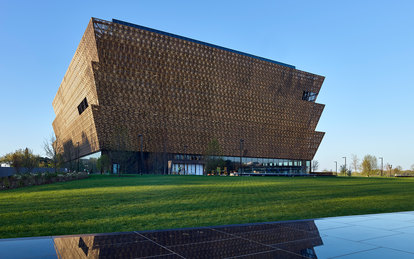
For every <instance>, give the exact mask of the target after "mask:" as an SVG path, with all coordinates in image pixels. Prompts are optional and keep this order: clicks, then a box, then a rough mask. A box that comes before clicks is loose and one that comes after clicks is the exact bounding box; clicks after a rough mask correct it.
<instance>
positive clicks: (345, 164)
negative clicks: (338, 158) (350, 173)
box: [342, 156, 346, 173]
mask: <svg viewBox="0 0 414 259" xmlns="http://www.w3.org/2000/svg"><path fill="white" fill-rule="evenodd" d="M342 158H344V159H345V173H346V156H344V157H342Z"/></svg>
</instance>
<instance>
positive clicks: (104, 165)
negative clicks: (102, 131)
mask: <svg viewBox="0 0 414 259" xmlns="http://www.w3.org/2000/svg"><path fill="white" fill-rule="evenodd" d="M109 166H110V161H109V157H108V156H107V155H101V156H100V157H99V158H98V160H97V161H96V167H97V168H98V170H99V171H100V172H101V174H102V173H103V172H107V171H109Z"/></svg>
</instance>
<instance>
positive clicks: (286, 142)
mask: <svg viewBox="0 0 414 259" xmlns="http://www.w3.org/2000/svg"><path fill="white" fill-rule="evenodd" d="M323 80H324V77H322V76H319V75H315V74H311V73H308V72H304V71H300V70H297V69H296V68H295V67H294V66H291V65H287V64H283V63H280V62H276V61H272V60H268V59H264V58H261V57H256V56H253V55H250V54H246V53H242V52H239V51H235V50H230V49H227V48H223V47H220V46H215V45H212V44H208V43H204V42H200V41H197V40H193V39H188V38H185V37H182V36H178V35H173V34H170V33H165V32H161V31H157V30H154V29H150V28H146V27H142V26H138V25H134V24H130V23H126V22H122V21H118V20H112V22H109V21H104V20H100V19H95V18H92V19H91V20H90V22H89V24H88V26H87V29H86V31H85V33H84V35H83V37H82V39H81V42H80V44H79V46H78V49H77V50H76V53H75V55H74V57H73V59H72V61H71V63H70V65H69V68H68V70H67V72H66V74H65V77H64V79H63V81H62V83H61V85H60V87H59V90H58V92H57V94H56V97H55V99H54V101H53V107H54V110H55V114H56V119H55V120H54V122H53V127H54V131H55V134H56V136H57V138H58V139H59V140H60V141H61V142H62V143H63V146H64V150H65V159H66V160H67V161H69V160H74V159H76V158H78V157H83V156H86V155H89V154H92V153H95V152H99V151H101V152H103V153H105V154H108V155H109V156H110V158H111V162H112V163H123V162H125V163H128V166H126V167H128V168H129V169H128V170H129V171H134V168H135V169H136V170H140V168H143V167H144V168H146V171H148V170H149V168H151V170H154V171H157V172H158V171H163V172H165V168H166V167H167V165H169V168H170V171H173V170H174V168H177V166H175V167H174V164H175V165H177V164H180V165H181V164H185V166H188V164H192V165H196V164H200V165H202V164H203V155H204V154H205V151H206V148H207V146H208V144H209V143H210V142H211V141H212V140H213V139H215V140H217V141H218V142H219V143H220V154H217V155H220V156H222V157H224V159H225V160H228V161H231V162H232V163H234V164H236V163H238V161H239V157H240V156H241V155H242V156H243V163H244V164H245V166H246V170H247V171H248V170H251V171H252V172H253V171H256V170H257V171H259V172H265V173H266V172H270V173H271V172H276V173H277V172H299V173H300V172H302V173H303V172H306V171H307V170H308V169H306V166H307V165H309V161H310V160H312V159H313V157H314V155H315V153H316V151H317V149H318V147H319V144H320V142H321V140H322V138H323V135H324V133H323V132H317V131H315V128H316V125H317V123H318V120H319V118H320V116H321V113H322V111H323V108H324V105H323V104H318V103H316V102H315V101H316V97H317V95H318V93H319V90H320V88H321V86H322V83H323ZM141 138H142V152H143V156H142V157H141V156H140V151H141ZM240 140H243V143H242V145H241V142H240ZM241 149H242V150H241ZM123 160H125V161H123ZM117 161H118V162H117ZM126 161H128V162H126ZM141 161H145V162H143V163H141ZM144 165H145V166H144ZM185 166H184V167H185ZM180 167H181V166H179V167H178V168H180ZM269 168H270V169H269ZM272 168H273V169H274V170H273V169H272ZM282 168H284V169H283V170H282ZM136 170H135V171H136ZM195 170H197V169H195ZM269 170H270V171H269Z"/></svg>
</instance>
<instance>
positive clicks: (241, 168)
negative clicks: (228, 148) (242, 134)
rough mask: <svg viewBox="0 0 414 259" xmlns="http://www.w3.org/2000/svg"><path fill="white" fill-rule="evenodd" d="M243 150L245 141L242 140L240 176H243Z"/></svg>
mask: <svg viewBox="0 0 414 259" xmlns="http://www.w3.org/2000/svg"><path fill="white" fill-rule="evenodd" d="M243 148H244V139H240V175H242V174H243V162H242V158H243Z"/></svg>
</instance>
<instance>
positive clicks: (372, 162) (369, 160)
mask: <svg viewBox="0 0 414 259" xmlns="http://www.w3.org/2000/svg"><path fill="white" fill-rule="evenodd" d="M361 166H362V173H364V174H366V175H367V176H368V177H369V176H370V175H371V174H372V173H373V172H374V170H375V169H377V158H376V157H375V156H372V155H366V156H364V159H363V160H362V164H361Z"/></svg>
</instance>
